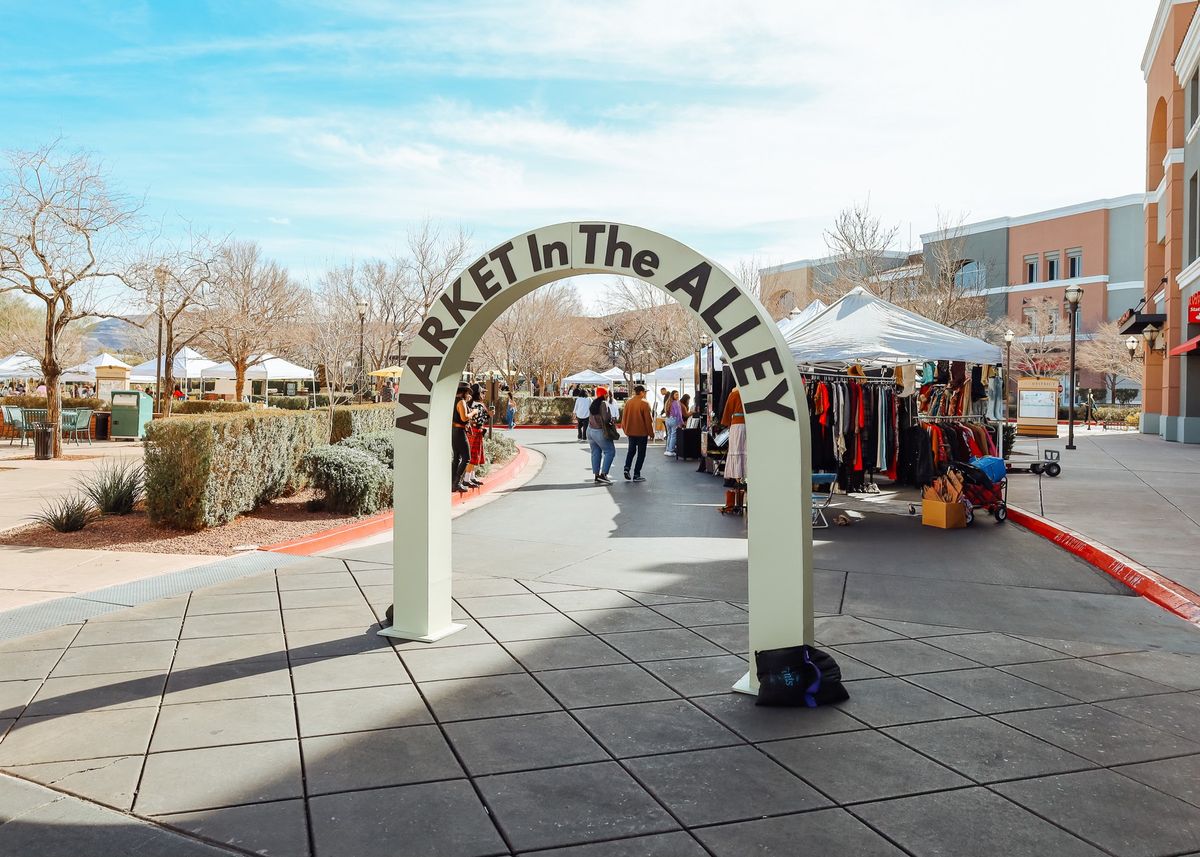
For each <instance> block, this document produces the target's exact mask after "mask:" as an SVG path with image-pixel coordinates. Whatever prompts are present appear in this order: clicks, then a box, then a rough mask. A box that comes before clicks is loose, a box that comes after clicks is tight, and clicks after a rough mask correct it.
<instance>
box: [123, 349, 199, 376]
mask: <svg viewBox="0 0 1200 857" xmlns="http://www.w3.org/2000/svg"><path fill="white" fill-rule="evenodd" d="M160 362H162V363H163V365H164V366H165V364H166V361H165V360H163V358H162V357H159V358H158V360H147V361H146V362H145V363H139V364H138V365H136V366H134V367H133V368H132V369H130V370H129V382H130V383H131V384H153V383H154V379H155V371H156V370H157V369H158V364H159V363H160ZM213 363H214V361H212V360H209V359H208V358H207V357H205V356H204V355H203V354H201V353H200V352H199V351H196V350H195V349H192V348H188V347H187V346H186V345H185V346H184V347H183V348H181V349H179V353H178V354H176V355H175V359H174V360H172V361H171V370H172V371H171V374H172V375H173V376H174V377H175V378H176V379H179V380H184V379H188V378H199V377H200V372H201V370H203V369H207V368H208V367H209V366H212V365H213Z"/></svg>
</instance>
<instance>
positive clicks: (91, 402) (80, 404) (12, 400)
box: [0, 396, 110, 411]
mask: <svg viewBox="0 0 1200 857" xmlns="http://www.w3.org/2000/svg"><path fill="white" fill-rule="evenodd" d="M0 402H2V403H3V404H5V405H16V406H17V407H18V408H46V407H49V405H50V400H49V399H48V398H47V397H46V396H3V397H0ZM109 404H110V403H109V402H106V401H104V400H103V399H96V398H93V397H88V398H82V397H80V398H76V397H75V396H63V399H62V406H63V407H64V408H91V409H92V410H93V411H99V410H107V409H108V406H109Z"/></svg>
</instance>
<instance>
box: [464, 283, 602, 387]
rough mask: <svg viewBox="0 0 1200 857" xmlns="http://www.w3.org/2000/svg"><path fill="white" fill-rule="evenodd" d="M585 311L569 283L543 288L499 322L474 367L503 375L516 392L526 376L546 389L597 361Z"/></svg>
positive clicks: (485, 338)
mask: <svg viewBox="0 0 1200 857" xmlns="http://www.w3.org/2000/svg"><path fill="white" fill-rule="evenodd" d="M582 313H583V310H582V305H581V304H580V301H579V296H578V295H577V294H576V293H575V290H574V289H573V288H572V287H571V286H570V285H569V284H566V283H559V284H557V285H553V286H548V287H546V288H542V289H538V290H537V291H535V292H533V293H532V294H529V295H526V296H525V297H523V298H521V299H520V300H519V301H517V302H516V303H515V304H513V305H512V306H511V307H509V308H508V310H506V311H505V312H504V313H503V314H502V315H501V316H500V317H499V318H498V319H496V321H495V322H494V323H493V324H492V326H491V327H490V328H488V330H487V332H486V333H484V335H483V338H482V339H481V340H480V342H479V345H478V346H477V347H476V349H475V353H474V354H473V356H472V363H473V364H475V368H476V369H477V370H481V371H484V372H488V371H496V372H500V373H502V374H503V375H504V376H505V379H506V381H507V383H508V386H509V389H510V390H515V389H516V388H517V383H518V381H519V379H520V378H521V377H522V376H523V377H525V378H527V379H528V380H529V381H531V382H536V384H537V386H538V388H539V389H542V390H544V389H546V388H547V386H548V385H549V383H550V382H557V381H560V380H561V379H562V378H564V377H565V376H566V375H568V374H570V373H571V372H572V371H574V370H576V369H579V368H580V367H581V366H582V365H584V364H586V363H589V362H591V361H592V360H593V359H594V356H595V355H594V351H593V347H592V341H591V339H590V336H589V334H590V326H589V325H588V324H587V323H586V322H585V320H584V319H583V317H582Z"/></svg>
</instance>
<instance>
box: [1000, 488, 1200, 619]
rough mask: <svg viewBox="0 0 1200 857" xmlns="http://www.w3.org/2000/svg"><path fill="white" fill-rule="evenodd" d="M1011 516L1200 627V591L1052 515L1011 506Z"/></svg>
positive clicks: (1144, 596) (1009, 514)
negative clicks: (1076, 529)
mask: <svg viewBox="0 0 1200 857" xmlns="http://www.w3.org/2000/svg"><path fill="white" fill-rule="evenodd" d="M1008 519H1009V520H1010V521H1012V522H1013V523H1014V524H1020V525H1021V526H1022V527H1025V528H1026V529H1027V530H1030V531H1031V532H1033V533H1036V534H1037V535H1039V536H1041V537H1042V538H1044V539H1048V540H1050V541H1052V542H1054V543H1055V544H1056V545H1058V546H1059V547H1060V548H1062V549H1063V550H1065V551H1067V552H1068V553H1071V554H1074V555H1075V556H1077V557H1079V558H1080V559H1082V560H1083V561H1084V562H1086V563H1088V564H1089V565H1092V566H1095V567H1096V568H1098V569H1100V570H1101V571H1103V572H1104V573H1105V574H1107V575H1108V576H1109V577H1112V578H1115V579H1116V580H1119V581H1120V582H1121V583H1123V584H1125V585H1126V586H1128V587H1129V588H1130V589H1132V590H1133V591H1134V592H1136V593H1137V594H1138V595H1140V596H1141V597H1142V598H1145V599H1146V600H1148V601H1153V602H1154V603H1155V604H1157V605H1158V606H1159V607H1162V608H1163V609H1164V610H1167V611H1169V612H1171V613H1174V614H1175V615H1176V616H1178V617H1179V618H1181V619H1184V620H1186V621H1188V622H1191V623H1192V624H1193V625H1196V626H1197V627H1200V594H1197V593H1195V592H1193V591H1192V590H1190V589H1188V588H1187V587H1186V586H1184V585H1182V584H1180V583H1176V582H1175V581H1173V580H1171V579H1170V578H1167V577H1164V576H1163V575H1161V574H1159V573H1158V572H1157V571H1154V570H1153V569H1150V568H1147V567H1146V566H1144V565H1142V564H1141V563H1139V562H1137V561H1136V560H1133V559H1130V558H1129V557H1127V556H1125V555H1124V554H1122V553H1119V552H1117V551H1115V550H1113V549H1112V548H1110V547H1109V546H1108V545H1105V544H1103V543H1101V542H1098V541H1096V540H1095V539H1091V538H1088V537H1087V536H1085V535H1083V534H1082V533H1077V532H1075V531H1074V530H1072V529H1069V528H1068V527H1064V526H1062V525H1061V524H1056V523H1055V522H1054V521H1051V520H1050V519H1049V518H1043V517H1042V516H1041V515H1036V514H1034V513H1033V512H1028V511H1026V510H1024V509H1020V508H1018V507H1016V506H1009V507H1008Z"/></svg>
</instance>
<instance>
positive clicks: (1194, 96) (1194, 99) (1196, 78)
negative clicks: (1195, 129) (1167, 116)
mask: <svg viewBox="0 0 1200 857" xmlns="http://www.w3.org/2000/svg"><path fill="white" fill-rule="evenodd" d="M1197 118H1200V69H1196V71H1195V73H1194V74H1193V75H1192V79H1191V80H1190V81H1188V127H1191V126H1192V125H1195V124H1196V119H1197Z"/></svg>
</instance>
